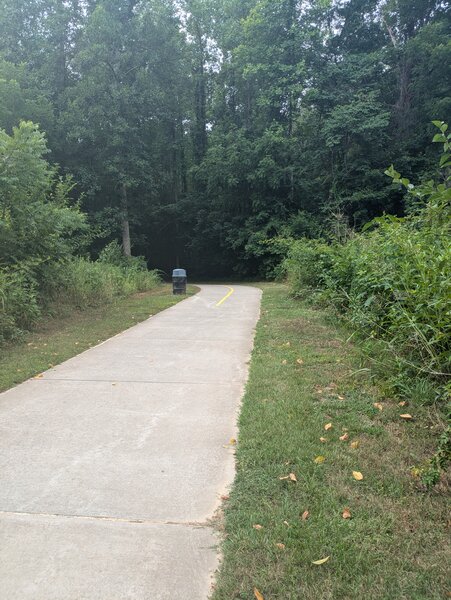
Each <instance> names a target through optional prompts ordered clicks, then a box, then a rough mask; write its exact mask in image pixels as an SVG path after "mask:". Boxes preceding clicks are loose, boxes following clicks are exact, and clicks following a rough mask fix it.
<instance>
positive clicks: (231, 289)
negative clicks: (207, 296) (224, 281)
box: [216, 285, 235, 306]
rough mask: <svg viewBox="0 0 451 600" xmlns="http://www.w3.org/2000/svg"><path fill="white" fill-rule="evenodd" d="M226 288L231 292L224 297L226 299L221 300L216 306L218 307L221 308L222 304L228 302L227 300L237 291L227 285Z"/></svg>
mask: <svg viewBox="0 0 451 600" xmlns="http://www.w3.org/2000/svg"><path fill="white" fill-rule="evenodd" d="M225 287H227V288H229V291H228V292H227V294H226V295H225V296H224V298H221V300H220V301H219V302H218V303H217V304H216V306H221V304H222V303H223V302H225V301H226V300H227V298H229V296H231V295H232V294H233V292H234V291H235V290H234V289H233V287H230V286H228V285H226V286H225Z"/></svg>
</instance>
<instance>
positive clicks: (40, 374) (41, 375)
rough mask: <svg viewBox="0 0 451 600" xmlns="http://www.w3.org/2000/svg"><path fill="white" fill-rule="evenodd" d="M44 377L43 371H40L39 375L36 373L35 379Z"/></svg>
mask: <svg viewBox="0 0 451 600" xmlns="http://www.w3.org/2000/svg"><path fill="white" fill-rule="evenodd" d="M43 377H44V374H43V373H39V375H35V376H34V377H33V379H42V378H43Z"/></svg>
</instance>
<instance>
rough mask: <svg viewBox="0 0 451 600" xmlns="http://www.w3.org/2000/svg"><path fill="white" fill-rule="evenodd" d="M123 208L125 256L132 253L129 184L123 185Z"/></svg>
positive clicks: (123, 245) (123, 246) (123, 247)
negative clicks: (128, 199)
mask: <svg viewBox="0 0 451 600" xmlns="http://www.w3.org/2000/svg"><path fill="white" fill-rule="evenodd" d="M121 210H122V223H121V224H122V251H123V252H124V254H125V256H131V255H132V247H131V242H130V223H129V221H128V203H127V186H126V185H125V183H122V185H121Z"/></svg>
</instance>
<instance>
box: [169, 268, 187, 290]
mask: <svg viewBox="0 0 451 600" xmlns="http://www.w3.org/2000/svg"><path fill="white" fill-rule="evenodd" d="M172 293H173V294H186V271H185V269H174V270H173V271H172Z"/></svg>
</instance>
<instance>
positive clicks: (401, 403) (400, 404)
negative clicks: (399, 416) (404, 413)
mask: <svg viewBox="0 0 451 600" xmlns="http://www.w3.org/2000/svg"><path fill="white" fill-rule="evenodd" d="M408 404H409V403H408V402H407V400H401V402H398V406H407V405H408Z"/></svg>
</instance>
